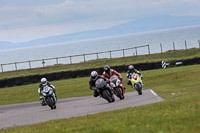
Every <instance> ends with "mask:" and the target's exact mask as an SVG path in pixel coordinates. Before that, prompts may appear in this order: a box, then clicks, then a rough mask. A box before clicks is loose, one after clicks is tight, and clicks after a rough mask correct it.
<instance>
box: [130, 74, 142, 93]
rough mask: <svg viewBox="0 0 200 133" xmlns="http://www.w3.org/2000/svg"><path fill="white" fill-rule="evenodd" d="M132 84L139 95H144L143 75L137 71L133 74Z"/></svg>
mask: <svg viewBox="0 0 200 133" xmlns="http://www.w3.org/2000/svg"><path fill="white" fill-rule="evenodd" d="M131 84H132V88H133V89H135V90H136V91H137V92H138V94H139V95H142V90H143V82H142V79H141V75H138V74H136V73H134V74H132V76H131Z"/></svg>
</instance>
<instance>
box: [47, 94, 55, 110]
mask: <svg viewBox="0 0 200 133" xmlns="http://www.w3.org/2000/svg"><path fill="white" fill-rule="evenodd" d="M46 102H47V104H48V106H49V107H50V108H51V109H54V105H53V99H52V97H48V98H47V99H46Z"/></svg>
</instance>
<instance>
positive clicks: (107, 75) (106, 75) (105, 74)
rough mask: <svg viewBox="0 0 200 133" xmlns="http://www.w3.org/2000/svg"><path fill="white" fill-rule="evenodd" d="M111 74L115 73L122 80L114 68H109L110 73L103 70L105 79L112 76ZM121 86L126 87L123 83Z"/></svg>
mask: <svg viewBox="0 0 200 133" xmlns="http://www.w3.org/2000/svg"><path fill="white" fill-rule="evenodd" d="M113 75H116V76H117V77H118V78H119V79H120V80H121V81H122V76H121V74H120V73H118V72H117V71H115V70H114V69H110V73H106V72H105V71H104V72H103V77H104V78H107V79H110V77H112V76H113ZM122 87H123V89H126V88H125V87H124V86H123V85H122Z"/></svg>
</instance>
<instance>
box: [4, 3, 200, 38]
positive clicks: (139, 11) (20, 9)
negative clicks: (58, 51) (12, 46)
mask: <svg viewBox="0 0 200 133" xmlns="http://www.w3.org/2000/svg"><path fill="white" fill-rule="evenodd" d="M199 6H200V1H199V0H148V1H147V0H140V1H138V0H84V1H83V0H50V1H49V0H0V20H1V21H0V34H1V35H2V33H6V34H8V33H9V34H11V33H12V32H11V31H12V30H13V33H15V31H18V32H19V31H20V33H21V36H22V34H25V33H26V34H28V33H29V34H30V33H31V32H26V30H27V31H30V30H31V29H32V30H33V31H34V29H39V28H40V29H42V30H45V31H43V32H40V33H43V34H44V35H43V36H46V35H47V34H46V33H49V35H52V34H50V30H48V28H49V29H51V31H52V30H55V31H53V33H55V34H59V31H60V34H62V33H63V32H64V30H63V29H65V30H66V33H68V32H69V31H70V32H76V31H81V30H87V29H100V28H106V27H108V26H112V25H116V24H119V23H122V22H127V21H130V20H133V19H137V18H141V17H146V16H156V15H162V14H167V15H200V8H199ZM84 24H85V26H83V25H84ZM62 26H63V27H64V26H66V27H68V28H63V27H62ZM46 27H48V28H46ZM51 27H52V28H51ZM54 27H57V28H54ZM68 29H70V30H68ZM73 29H74V30H73ZM22 31H24V32H22ZM36 31H37V30H35V31H34V33H35V34H36ZM16 34H17V33H16ZM11 35H13V36H14V34H11ZM31 35H33V34H31ZM40 35H41V37H42V34H40ZM5 36H6V35H4V37H5ZM16 36H17V35H16ZM36 36H37V35H35V37H36ZM4 37H2V36H0V41H1V40H6V39H5V38H4ZM37 37H38V36H37Z"/></svg>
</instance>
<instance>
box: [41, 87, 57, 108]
mask: <svg viewBox="0 0 200 133" xmlns="http://www.w3.org/2000/svg"><path fill="white" fill-rule="evenodd" d="M42 98H43V100H44V101H45V103H46V104H47V105H48V106H49V107H50V108H51V109H56V102H57V98H56V96H55V93H54V92H53V89H52V88H50V87H48V86H45V87H44V89H43V92H42Z"/></svg>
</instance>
